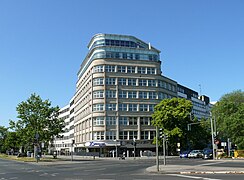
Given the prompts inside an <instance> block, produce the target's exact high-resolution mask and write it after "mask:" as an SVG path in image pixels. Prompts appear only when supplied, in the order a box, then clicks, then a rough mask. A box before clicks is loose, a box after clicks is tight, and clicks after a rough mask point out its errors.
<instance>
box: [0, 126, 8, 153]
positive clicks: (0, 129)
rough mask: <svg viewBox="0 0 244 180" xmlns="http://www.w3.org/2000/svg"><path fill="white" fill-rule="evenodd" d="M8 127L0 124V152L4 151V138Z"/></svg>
mask: <svg viewBox="0 0 244 180" xmlns="http://www.w3.org/2000/svg"><path fill="white" fill-rule="evenodd" d="M7 133H8V128H5V127H4V126H0V152H1V153H4V152H6V150H7V148H6V147H5V144H4V142H5V139H6V137H7Z"/></svg>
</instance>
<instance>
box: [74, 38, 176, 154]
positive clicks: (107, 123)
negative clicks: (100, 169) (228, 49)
mask: <svg viewBox="0 0 244 180" xmlns="http://www.w3.org/2000/svg"><path fill="white" fill-rule="evenodd" d="M88 50H89V51H88V53H87V55H86V57H85V59H84V60H83V62H82V64H81V66H80V70H79V72H78V74H77V76H78V80H77V83H76V93H75V96H74V139H75V152H76V153H80V154H82V153H89V152H96V153H99V155H102V156H117V155H118V154H121V153H124V154H126V156H133V155H134V152H135V153H136V155H137V156H138V155H141V154H142V153H143V151H146V150H153V151H154V149H155V146H154V145H153V144H152V141H153V138H154V136H155V127H153V126H152V125H151V123H150V122H151V114H152V113H153V108H154V106H155V105H156V104H158V103H159V102H160V101H161V100H162V99H164V98H172V97H177V83H176V82H175V81H173V80H171V79H169V78H167V77H164V76H162V74H161V61H160V51H159V50H157V49H156V48H154V47H153V46H151V45H150V43H145V42H143V41H142V40H140V39H137V38H136V37H133V36H126V35H116V34H97V35H95V36H94V37H93V38H92V39H91V41H90V43H89V44H88ZM133 142H136V149H135V147H134V144H133ZM116 152H117V153H116Z"/></svg>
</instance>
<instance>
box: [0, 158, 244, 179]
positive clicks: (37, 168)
mask: <svg viewBox="0 0 244 180" xmlns="http://www.w3.org/2000/svg"><path fill="white" fill-rule="evenodd" d="M160 163H162V160H161V161H160ZM167 163H168V164H185V165H199V164H206V165H209V166H215V165H216V164H215V162H214V161H204V160H201V159H190V160H189V159H179V158H175V159H169V160H167ZM152 165H155V160H152V159H143V160H111V159H110V160H95V161H91V160H87V161H85V160H79V161H73V162H70V161H66V162H65V163H62V164H49V165H41V164H36V163H32V164H30V163H21V162H16V161H8V160H2V159H0V180H11V179H12V180H13V179H17V180H39V179H41V180H44V179H47V180H49V179H50V180H113V179H114V180H130V179H131V180H159V179H160V180H163V179H165V180H184V179H204V180H227V179H231V180H242V179H244V175H241V174H237V175H235V174H207V175H204V174H199V175H180V174H156V173H155V174H152V173H148V172H146V171H145V169H146V168H147V167H149V166H152ZM218 165H221V166H227V167H229V166H234V167H243V161H239V162H238V161H237V162H232V161H229V162H226V163H225V162H223V163H221V164H218Z"/></svg>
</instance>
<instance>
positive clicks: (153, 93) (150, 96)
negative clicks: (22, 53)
mask: <svg viewBox="0 0 244 180" xmlns="http://www.w3.org/2000/svg"><path fill="white" fill-rule="evenodd" d="M148 94H149V99H156V98H157V94H156V92H148Z"/></svg>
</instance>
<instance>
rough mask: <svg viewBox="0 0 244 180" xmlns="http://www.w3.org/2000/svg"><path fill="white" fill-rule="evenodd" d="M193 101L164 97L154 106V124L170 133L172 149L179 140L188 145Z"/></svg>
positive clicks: (173, 149)
mask: <svg viewBox="0 0 244 180" xmlns="http://www.w3.org/2000/svg"><path fill="white" fill-rule="evenodd" d="M191 111H192V103H191V101H188V100H186V99H182V98H172V99H164V100H162V101H161V102H160V103H159V104H158V105H156V106H155V108H154V113H153V115H152V118H153V120H152V125H154V126H157V127H159V128H162V129H164V132H165V133H166V134H167V135H168V138H169V145H171V147H170V148H171V150H172V151H175V149H176V144H177V143H178V142H180V143H181V146H182V145H186V133H187V124H189V123H192V121H191V118H190V113H191Z"/></svg>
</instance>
